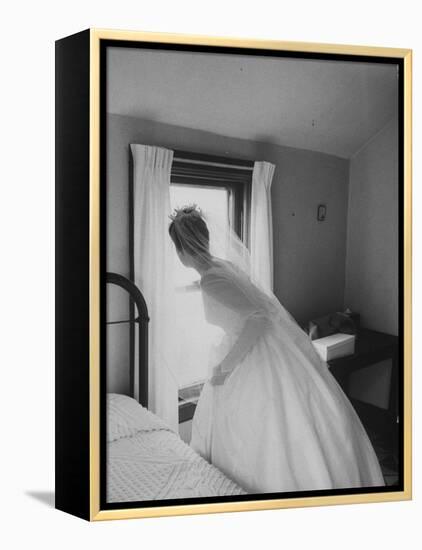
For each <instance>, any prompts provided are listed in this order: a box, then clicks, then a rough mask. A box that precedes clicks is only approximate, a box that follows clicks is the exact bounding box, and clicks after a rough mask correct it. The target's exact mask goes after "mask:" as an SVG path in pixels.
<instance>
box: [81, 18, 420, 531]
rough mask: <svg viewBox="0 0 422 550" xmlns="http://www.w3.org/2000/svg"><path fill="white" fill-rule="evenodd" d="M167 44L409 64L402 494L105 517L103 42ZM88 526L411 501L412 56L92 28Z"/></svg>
mask: <svg viewBox="0 0 422 550" xmlns="http://www.w3.org/2000/svg"><path fill="white" fill-rule="evenodd" d="M102 39H104V40H127V41H135V42H140V41H143V42H162V43H173V44H186V45H204V46H214V47H233V48H255V49H269V50H284V51H296V52H302V53H306V52H314V53H323V54H324V53H327V54H341V55H361V56H362V55H363V56H374V57H393V58H397V59H403V60H404V88H405V97H404V152H403V153H404V327H405V330H404V366H403V368H404V388H403V389H404V422H405V430H404V490H403V491H392V492H383V493H381V492H380V493H361V494H351V495H329V496H316V497H301V498H291V499H290V498H287V499H271V500H250V501H237V502H224V503H223V502H219V503H211V504H189V505H168V506H157V507H153V508H152V507H145V508H142V507H140V508H122V509H116V510H100V323H99V321H100V320H99V306H100V285H99V280H100V261H99V260H100V241H99V239H100V225H99V224H100V196H99V191H100V168H99V160H100V159H99V152H100V101H99V99H100V80H99V71H100V48H99V46H100V40H102ZM89 144H90V145H89V147H90V168H89V173H90V176H89V177H90V193H89V194H90V235H89V242H90V318H89V326H90V376H89V379H90V388H89V395H90V419H89V424H90V464H89V469H90V487H89V502H90V520H91V521H104V520H113V519H135V518H148V517H164V516H179V515H189V514H190V515H197V514H211V513H224V512H240V511H248V510H249V511H257V510H271V509H283V508H299V507H310V506H328V505H339V504H363V503H375V502H392V501H402V500H410V499H411V498H412V375H411V369H412V50H411V49H408V48H407V49H404V48H387V47H379V46H356V45H344V44H323V43H311V42H291V41H290V42H285V41H275V40H258V39H251V38H232V37H215V36H204V35H185V34H173V33H155V32H154V33H153V32H142V31H122V30H112V29H95V28H94V29H90V138H89Z"/></svg>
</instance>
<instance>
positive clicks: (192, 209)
mask: <svg viewBox="0 0 422 550" xmlns="http://www.w3.org/2000/svg"><path fill="white" fill-rule="evenodd" d="M193 213H195V214H196V215H198V216H202V210H201V209H200V208H199V206H198V205H197V204H195V203H191V204H187V205H185V206H182V207H181V208H175V209H174V210H173V213H172V214H170V216H169V218H170V219H171V221H173V222H174V221H175V220H176V219H177V218H180V217H182V216H183V215H184V214H193Z"/></svg>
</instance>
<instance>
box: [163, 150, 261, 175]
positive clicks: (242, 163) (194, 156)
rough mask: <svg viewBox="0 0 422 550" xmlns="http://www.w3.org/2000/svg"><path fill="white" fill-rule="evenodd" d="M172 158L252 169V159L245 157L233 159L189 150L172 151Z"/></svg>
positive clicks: (193, 162)
mask: <svg viewBox="0 0 422 550" xmlns="http://www.w3.org/2000/svg"><path fill="white" fill-rule="evenodd" d="M173 158H174V160H175V161H176V162H177V161H183V162H189V163H191V164H202V165H204V164H205V165H207V164H208V165H213V166H221V167H232V168H237V169H239V170H253V167H254V164H255V163H254V161H253V160H246V159H234V158H230V157H221V156H215V155H206V154H203V153H192V152H189V151H178V150H175V151H174V157H173Z"/></svg>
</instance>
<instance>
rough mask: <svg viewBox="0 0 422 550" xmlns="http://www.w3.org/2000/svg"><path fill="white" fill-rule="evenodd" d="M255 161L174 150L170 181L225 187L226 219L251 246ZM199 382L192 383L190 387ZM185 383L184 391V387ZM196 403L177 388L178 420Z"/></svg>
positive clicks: (187, 417)
mask: <svg viewBox="0 0 422 550" xmlns="http://www.w3.org/2000/svg"><path fill="white" fill-rule="evenodd" d="M253 166H254V162H253V161H250V160H244V159H233V158H226V157H217V156H213V155H206V154H202V153H189V152H185V151H175V152H174V159H173V164H172V170H171V176H170V185H184V186H189V185H192V186H195V187H210V188H217V189H225V190H226V191H227V192H228V198H229V223H230V225H231V227H232V228H233V230H234V231H235V232H236V234H237V235H238V237H239V238H240V239H241V240H242V241H243V243H244V244H245V245H246V246H247V247H248V248H249V247H250V212H251V198H252V173H253ZM197 385H198V382H195V383H193V384H192V388H194V387H195V386H197ZM186 389H189V388H186V387H184V388H183V389H182V392H183V391H186ZM195 409H196V403H195V402H192V401H186V400H185V399H183V397H182V396H181V389H179V424H181V423H183V422H188V421H190V420H192V418H193V415H194V413H195Z"/></svg>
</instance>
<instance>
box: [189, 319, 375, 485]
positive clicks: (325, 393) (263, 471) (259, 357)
mask: <svg viewBox="0 0 422 550" xmlns="http://www.w3.org/2000/svg"><path fill="white" fill-rule="evenodd" d="M296 334H297V336H296V339H293V340H289V341H288V342H287V341H286V338H285V335H283V333H282V327H280V326H275V327H274V328H273V329H272V330H270V331H268V332H267V333H266V334H265V335H264V336H262V337H261V338H260V339H259V340H258V341H257V343H256V344H255V345H254V346H253V347H252V349H251V350H250V351H249V352H248V353H247V355H246V356H245V358H244V359H243V361H242V362H241V363H239V364H238V365H237V366H236V367H235V368H234V370H233V371H232V372H231V373H230V374H229V376H228V377H227V379H226V380H225V383H224V384H223V385H216V386H213V385H211V383H210V382H209V381H208V382H206V383H205V385H204V387H203V390H202V393H201V396H200V398H199V402H198V405H197V408H196V411H195V415H194V418H193V424H192V440H191V446H192V447H193V448H194V449H195V450H196V451H197V452H198V453H199V454H200V455H201V456H203V457H204V458H205V459H206V460H208V461H209V462H211V463H212V464H214V465H215V466H216V467H218V468H219V469H220V470H222V471H223V472H224V473H225V474H226V475H227V476H228V477H229V478H231V479H232V480H233V481H235V482H236V483H238V484H239V485H240V486H241V487H243V488H244V489H245V490H246V491H247V492H249V493H252V494H253V493H255V494H257V493H268V492H271V493H275V492H294V491H313V490H329V489H344V488H357V487H374V486H383V485H384V480H383V476H382V472H381V469H380V466H379V462H378V459H377V456H376V454H375V451H374V449H373V447H372V444H371V442H370V440H369V438H368V435H367V433H366V431H365V429H364V427H363V425H362V423H361V421H360V419H359V417H358V415H357V413H356V412H355V410H354V408H353V406H352V404H351V403H350V401H349V399H348V398H347V397H346V395H345V394H344V392H343V390H342V389H341V388H340V386H339V385H338V383H337V382H336V380H335V379H334V377H333V376H332V374H331V373H330V371H329V369H328V367H327V364H326V363H325V362H324V361H322V360H321V359H320V358H319V356H318V355H317V353H316V351H315V349H314V347H313V345H312V343H311V341H310V339H309V337H308V336H307V335H306V334H305V333H304V332H303V331H302V330H301V329H299V328H298V331H297V333H296ZM230 345H231V343H230V342H229V341H227V342H226V343H225V345H222V347H221V349H220V353H221V355H222V356H224V353H225V352H226V351H227V349H228V348H229V346H230Z"/></svg>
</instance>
